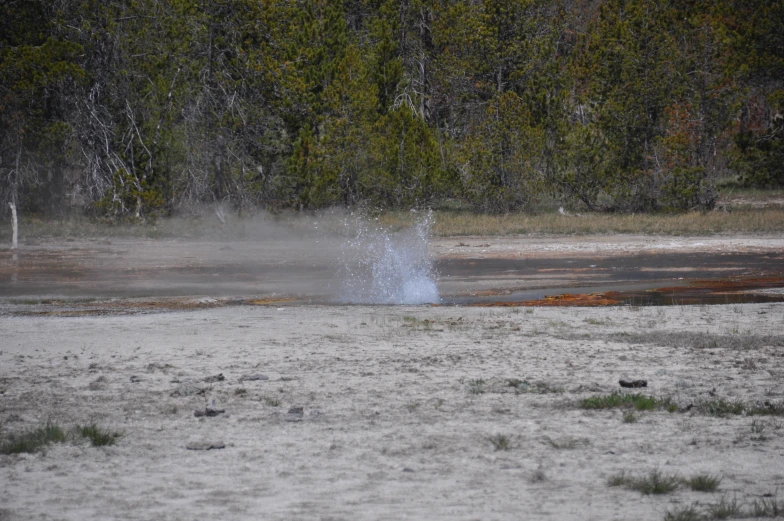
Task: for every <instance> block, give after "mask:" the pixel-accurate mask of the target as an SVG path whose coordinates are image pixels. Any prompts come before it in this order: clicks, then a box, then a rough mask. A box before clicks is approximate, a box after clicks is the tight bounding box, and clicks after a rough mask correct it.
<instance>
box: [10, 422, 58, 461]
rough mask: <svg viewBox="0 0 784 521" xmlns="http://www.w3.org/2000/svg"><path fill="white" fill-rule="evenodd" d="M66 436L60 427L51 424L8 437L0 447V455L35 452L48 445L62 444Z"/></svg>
mask: <svg viewBox="0 0 784 521" xmlns="http://www.w3.org/2000/svg"><path fill="white" fill-rule="evenodd" d="M66 439H67V436H66V433H65V431H64V430H63V428H62V427H60V426H59V425H57V424H56V423H53V422H47V423H46V425H45V426H43V427H39V428H37V429H33V430H29V431H26V432H22V433H20V434H17V435H14V436H10V437H9V439H8V441H6V442H5V443H3V444H2V445H0V454H21V453H31V452H37V451H38V450H40V449H42V448H43V447H45V446H46V445H48V444H50V443H63V442H64V441H66Z"/></svg>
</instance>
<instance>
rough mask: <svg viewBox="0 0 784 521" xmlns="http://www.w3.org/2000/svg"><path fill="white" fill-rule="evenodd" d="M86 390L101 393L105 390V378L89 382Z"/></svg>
mask: <svg viewBox="0 0 784 521" xmlns="http://www.w3.org/2000/svg"><path fill="white" fill-rule="evenodd" d="M87 388H88V389H90V390H91V391H102V390H104V389H106V377H105V376H99V377H98V378H96V379H95V380H93V381H92V382H90V384H89V385H88V386H87Z"/></svg>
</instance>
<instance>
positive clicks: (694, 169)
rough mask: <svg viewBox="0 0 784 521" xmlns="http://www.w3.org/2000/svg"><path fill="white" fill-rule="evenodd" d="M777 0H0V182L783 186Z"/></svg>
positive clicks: (51, 201) (441, 191) (252, 186)
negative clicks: (736, 182)
mask: <svg viewBox="0 0 784 521" xmlns="http://www.w3.org/2000/svg"><path fill="white" fill-rule="evenodd" d="M782 113H784V2H771V1H766V0H713V1H707V0H685V1H684V0H657V1H654V0H472V1H469V0H394V1H392V0H343V1H338V0H333V1H327V0H309V1H306V0H277V1H273V0H0V201H2V202H3V206H4V207H6V206H7V205H6V204H5V203H6V202H11V201H13V202H16V204H17V206H18V207H19V208H21V209H22V210H23V211H27V212H36V213H42V214H57V213H59V212H62V211H63V209H66V208H74V207H76V208H79V209H83V210H85V211H88V212H91V213H93V214H98V215H103V216H116V217H130V218H134V217H137V218H143V217H145V216H150V215H163V214H168V213H171V212H173V211H175V210H177V209H179V208H187V207H188V206H189V205H195V204H204V203H208V204H213V203H222V204H230V205H233V206H235V207H237V208H250V207H267V208H280V207H293V208H297V209H299V208H302V209H311V208H319V207H325V206H330V205H347V206H352V205H358V204H363V205H364V204H366V205H372V206H374V207H383V208H402V207H409V206H422V205H427V204H433V203H434V202H437V201H444V200H450V201H458V202H460V203H461V204H462V205H464V206H469V207H473V208H474V209H476V210H478V211H482V212H507V211H513V210H526V209H529V208H531V207H532V205H534V204H535V203H536V201H537V200H538V199H540V198H542V197H543V196H555V197H559V198H562V199H563V200H564V201H566V202H567V203H571V204H573V205H575V206H578V207H583V208H586V209H589V210H595V211H634V212H637V211H683V210H688V209H709V208H711V207H712V206H713V204H714V201H715V197H716V195H715V183H716V180H717V179H719V178H722V177H726V176H731V175H736V176H739V179H740V180H741V182H742V183H745V184H747V185H750V186H760V187H767V186H782V185H784V118H783V117H782Z"/></svg>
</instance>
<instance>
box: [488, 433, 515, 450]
mask: <svg viewBox="0 0 784 521" xmlns="http://www.w3.org/2000/svg"><path fill="white" fill-rule="evenodd" d="M490 443H492V444H493V447H494V448H495V450H509V449H510V443H511V440H510V439H509V437H508V436H504V435H503V434H496V435H495V436H493V437H492V438H490Z"/></svg>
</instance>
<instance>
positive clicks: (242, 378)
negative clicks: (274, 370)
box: [240, 373, 269, 383]
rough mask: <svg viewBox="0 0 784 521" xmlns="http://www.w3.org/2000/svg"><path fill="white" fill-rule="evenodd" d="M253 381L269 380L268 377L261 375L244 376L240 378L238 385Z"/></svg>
mask: <svg viewBox="0 0 784 521" xmlns="http://www.w3.org/2000/svg"><path fill="white" fill-rule="evenodd" d="M246 380H247V381H250V382H252V381H254V380H269V376H267V375H265V374H261V373H254V374H246V375H245V376H241V377H240V383H242V382H244V381H246Z"/></svg>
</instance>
